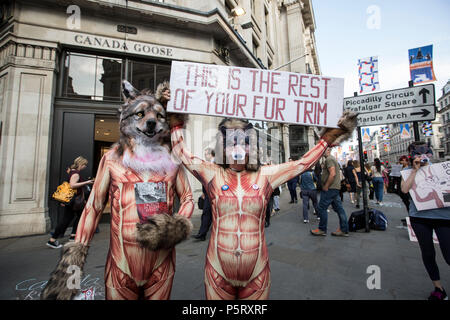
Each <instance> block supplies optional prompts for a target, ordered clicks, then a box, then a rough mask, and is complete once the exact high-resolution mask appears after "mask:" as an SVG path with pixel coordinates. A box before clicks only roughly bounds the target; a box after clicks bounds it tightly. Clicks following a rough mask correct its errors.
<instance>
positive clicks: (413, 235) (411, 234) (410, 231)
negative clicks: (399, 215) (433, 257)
mask: <svg viewBox="0 0 450 320" xmlns="http://www.w3.org/2000/svg"><path fill="white" fill-rule="evenodd" d="M406 225H407V226H408V236H409V241H412V242H418V240H417V236H416V233H415V232H414V229H413V228H412V226H411V221H410V220H409V217H406ZM433 242H434V243H436V244H439V240H438V238H437V235H436V232H435V231H434V230H433Z"/></svg>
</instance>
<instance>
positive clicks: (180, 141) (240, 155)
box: [170, 112, 356, 300]
mask: <svg viewBox="0 0 450 320" xmlns="http://www.w3.org/2000/svg"><path fill="white" fill-rule="evenodd" d="M355 122H356V115H355V114H353V113H350V112H346V113H344V116H343V118H341V120H340V121H339V123H338V126H339V128H329V129H326V130H325V131H324V133H323V134H322V139H321V140H320V141H319V142H318V144H317V145H316V146H315V147H314V148H312V149H311V150H310V151H309V152H308V153H306V154H305V155H304V156H303V158H301V159H300V160H297V161H290V162H287V163H282V164H278V165H265V166H262V165H260V162H259V161H260V159H261V157H260V154H259V152H260V148H259V142H258V137H257V134H256V131H255V130H254V129H253V126H252V124H251V123H249V122H248V121H244V120H240V119H224V120H223V121H222V122H221V123H220V124H219V132H218V134H217V146H216V158H215V160H216V162H215V163H210V162H206V161H204V160H202V159H200V158H197V157H195V156H194V155H192V154H191V153H190V152H189V150H188V149H187V147H186V144H185V142H184V135H183V132H182V130H181V129H180V125H181V124H182V123H180V121H179V120H177V118H176V117H174V118H173V119H171V121H170V124H171V128H172V129H171V130H172V148H173V149H172V150H173V152H174V155H176V156H178V158H179V160H180V161H181V162H182V163H183V164H184V165H185V167H186V168H187V169H188V170H189V171H190V172H191V173H192V174H193V175H194V176H195V177H196V178H197V179H198V180H199V181H200V182H201V183H202V184H203V186H204V187H205V190H206V192H207V193H208V196H209V198H210V199H211V209H212V231H211V237H210V240H209V246H208V250H207V254H206V263H205V289H206V298H207V299H208V300H211V299H214V300H234V299H252V300H256V299H267V298H268V296H269V288H270V268H269V257H268V250H267V246H266V241H265V235H264V230H265V228H264V225H265V217H266V207H267V205H268V203H269V200H270V196H271V194H272V193H273V191H274V190H275V189H276V188H277V187H278V186H280V185H281V184H283V183H285V182H287V181H288V180H290V179H292V178H293V177H295V176H298V175H299V174H301V173H302V172H304V171H305V170H307V169H308V168H311V167H313V166H314V164H315V163H316V162H317V161H318V160H319V159H320V157H321V156H322V154H323V153H324V152H325V150H327V149H328V147H330V146H331V145H333V144H339V143H340V142H342V141H343V140H345V139H347V138H348V137H350V136H351V134H352V131H353V129H354V127H355V125H356V123H355Z"/></svg>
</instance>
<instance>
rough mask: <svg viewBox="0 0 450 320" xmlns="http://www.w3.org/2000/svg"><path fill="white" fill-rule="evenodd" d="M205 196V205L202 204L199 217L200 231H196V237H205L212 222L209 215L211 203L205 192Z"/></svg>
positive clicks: (210, 214)
mask: <svg viewBox="0 0 450 320" xmlns="http://www.w3.org/2000/svg"><path fill="white" fill-rule="evenodd" d="M204 195H205V203H204V204H203V212H202V217H201V221H202V222H201V224H200V229H199V230H198V235H200V236H206V234H207V233H208V230H209V228H210V227H211V222H212V213H211V201H210V200H209V198H208V195H207V194H206V192H205V193H204Z"/></svg>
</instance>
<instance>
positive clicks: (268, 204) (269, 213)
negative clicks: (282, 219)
mask: <svg viewBox="0 0 450 320" xmlns="http://www.w3.org/2000/svg"><path fill="white" fill-rule="evenodd" d="M272 209H273V195H272V196H271V197H270V200H269V203H267V208H266V222H267V223H269V224H270V215H271V214H272Z"/></svg>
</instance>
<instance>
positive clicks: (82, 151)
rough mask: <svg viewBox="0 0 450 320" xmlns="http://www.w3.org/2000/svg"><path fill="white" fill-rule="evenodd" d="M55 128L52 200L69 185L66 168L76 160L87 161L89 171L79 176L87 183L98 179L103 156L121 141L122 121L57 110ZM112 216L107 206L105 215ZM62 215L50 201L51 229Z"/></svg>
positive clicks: (101, 115) (51, 175) (60, 209)
mask: <svg viewBox="0 0 450 320" xmlns="http://www.w3.org/2000/svg"><path fill="white" fill-rule="evenodd" d="M111 113H113V112H111ZM54 124H55V126H54V132H53V133H54V135H53V143H52V147H53V148H52V165H51V168H50V190H49V191H50V192H49V193H50V194H49V195H50V197H51V194H52V192H53V191H54V190H56V187H57V186H58V185H59V184H61V183H62V182H63V181H67V178H68V175H67V172H66V171H67V168H68V167H70V165H71V164H72V163H73V161H74V159H75V158H77V157H78V156H82V157H84V158H86V159H87V160H88V162H89V163H88V166H87V168H86V169H84V170H83V171H81V172H80V176H81V177H82V178H83V179H84V180H88V179H90V178H92V177H95V175H96V174H97V170H98V166H99V163H100V160H101V158H102V156H103V155H104V154H105V153H106V152H107V151H108V150H110V149H111V147H112V145H113V144H114V143H115V142H117V141H118V140H119V119H118V118H117V116H115V115H112V114H98V113H96V112H75V110H73V109H70V110H66V109H59V108H58V109H56V110H55V123H54ZM109 212H110V207H109V204H108V205H107V206H106V208H105V210H104V213H109ZM63 214H64V209H63V208H62V207H61V206H59V204H58V203H56V202H55V201H52V200H51V201H49V215H50V220H51V229H54V228H55V226H56V224H57V223H58V220H59V219H60V217H61V216H62V215H63Z"/></svg>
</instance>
